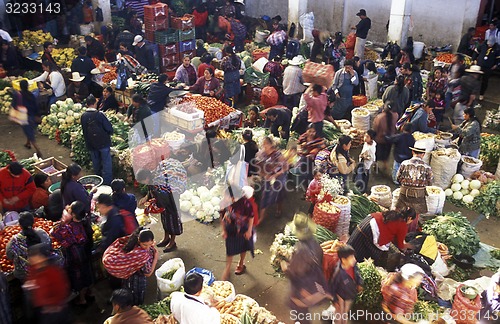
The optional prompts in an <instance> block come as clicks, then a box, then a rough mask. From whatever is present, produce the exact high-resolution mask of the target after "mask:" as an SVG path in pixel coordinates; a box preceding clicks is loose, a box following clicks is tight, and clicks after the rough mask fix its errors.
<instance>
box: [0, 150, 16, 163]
mask: <svg viewBox="0 0 500 324" xmlns="http://www.w3.org/2000/svg"><path fill="white" fill-rule="evenodd" d="M3 151H4V152H5V153H7V154H8V155H9V158H10V159H11V161H13V162H15V161H17V160H16V156H15V155H14V152H12V151H11V150H3Z"/></svg>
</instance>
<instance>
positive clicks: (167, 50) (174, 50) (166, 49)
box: [158, 43, 179, 57]
mask: <svg viewBox="0 0 500 324" xmlns="http://www.w3.org/2000/svg"><path fill="white" fill-rule="evenodd" d="M158 49H159V51H160V56H161V57H163V56H165V55H172V54H178V53H179V44H178V43H175V44H170V45H158Z"/></svg>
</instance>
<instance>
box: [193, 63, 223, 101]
mask: <svg viewBox="0 0 500 324" xmlns="http://www.w3.org/2000/svg"><path fill="white" fill-rule="evenodd" d="M186 90H189V91H191V92H193V93H197V94H201V95H203V96H209V97H215V98H219V97H220V95H221V94H222V90H223V89H222V87H221V85H220V82H219V79H217V78H216V77H214V70H213V68H208V69H206V70H205V72H204V73H203V76H202V77H201V78H198V80H197V81H196V83H195V84H194V85H192V86H190V87H186Z"/></svg>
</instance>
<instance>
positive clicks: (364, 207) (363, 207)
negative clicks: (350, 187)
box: [349, 195, 380, 225]
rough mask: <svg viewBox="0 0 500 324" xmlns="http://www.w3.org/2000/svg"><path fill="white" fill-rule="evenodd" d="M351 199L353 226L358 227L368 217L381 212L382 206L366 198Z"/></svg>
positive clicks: (354, 197)
mask: <svg viewBox="0 0 500 324" xmlns="http://www.w3.org/2000/svg"><path fill="white" fill-rule="evenodd" d="M349 199H351V224H355V225H358V224H359V223H361V221H362V220H363V219H365V217H366V216H368V215H370V214H371V213H375V212H379V211H380V206H379V205H377V204H376V203H374V202H373V201H371V200H370V199H368V198H366V197H365V196H361V195H352V196H349Z"/></svg>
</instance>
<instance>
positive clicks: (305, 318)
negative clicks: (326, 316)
mask: <svg viewBox="0 0 500 324" xmlns="http://www.w3.org/2000/svg"><path fill="white" fill-rule="evenodd" d="M289 225H290V227H291V228H292V232H293V233H294V234H295V236H296V237H297V238H298V239H299V242H298V243H297V244H296V245H295V252H294V253H293V255H292V258H291V259H290V263H287V262H286V261H282V263H281V268H282V270H283V271H284V272H285V274H286V276H287V277H288V279H289V280H290V284H291V289H290V303H289V306H290V309H291V311H290V319H291V320H292V321H294V322H299V323H311V321H310V320H309V318H311V317H313V316H314V318H318V316H321V311H322V310H323V309H326V308H327V307H328V304H329V302H328V300H331V299H332V296H331V295H330V293H328V292H327V289H328V288H327V282H326V279H325V275H324V274H323V266H322V264H323V249H322V248H321V246H320V245H319V243H318V242H317V241H316V239H315V238H314V233H316V224H315V223H314V222H313V221H312V219H311V218H310V217H309V216H307V215H306V214H304V213H298V214H295V216H294V217H293V222H292V223H290V224H289ZM322 306H323V307H322Z"/></svg>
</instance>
